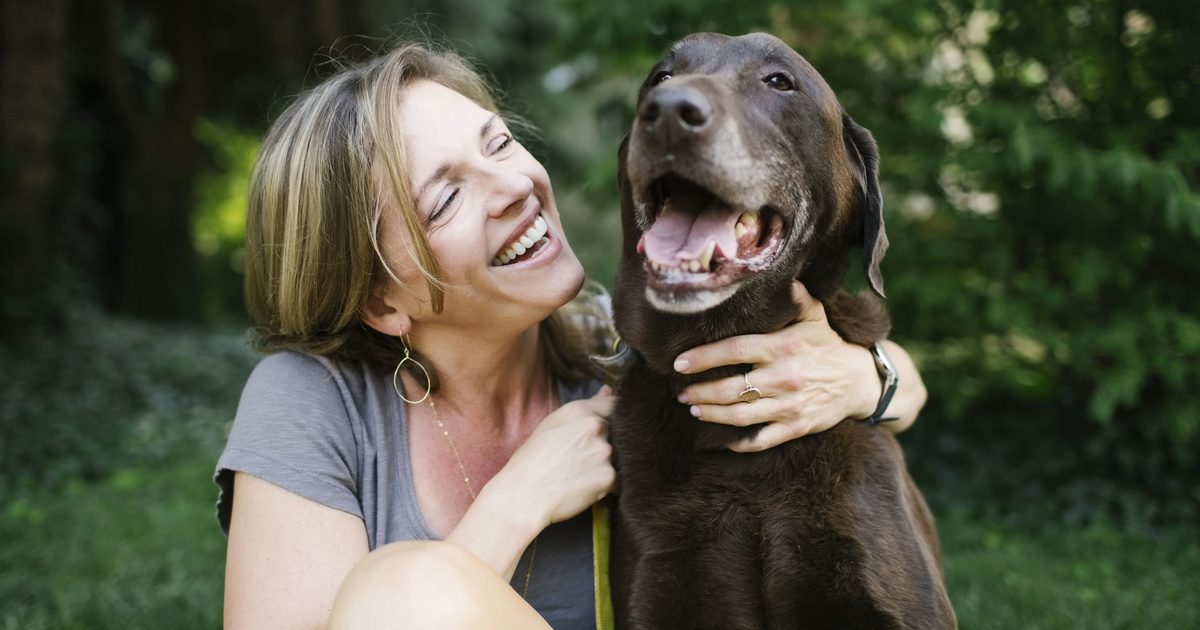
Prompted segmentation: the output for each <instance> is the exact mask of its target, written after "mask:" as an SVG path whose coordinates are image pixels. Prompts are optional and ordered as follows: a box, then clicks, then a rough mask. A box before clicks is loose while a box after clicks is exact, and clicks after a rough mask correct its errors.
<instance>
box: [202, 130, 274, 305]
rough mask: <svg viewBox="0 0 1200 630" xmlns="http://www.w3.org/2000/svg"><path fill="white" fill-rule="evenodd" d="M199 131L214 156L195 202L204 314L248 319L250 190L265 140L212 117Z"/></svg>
mask: <svg viewBox="0 0 1200 630" xmlns="http://www.w3.org/2000/svg"><path fill="white" fill-rule="evenodd" d="M195 136H196V139H197V140H199V141H200V142H201V143H202V144H203V145H204V146H205V148H206V149H207V150H208V152H209V154H210V155H212V157H213V165H214V167H215V169H214V170H213V171H212V172H209V173H205V174H202V175H201V176H200V177H198V178H197V181H196V183H195V186H194V188H195V193H194V195H195V203H194V205H193V207H192V237H193V241H194V243H195V248H196V254H197V255H198V259H199V260H198V263H199V267H200V275H201V283H200V287H201V291H202V295H201V300H200V306H201V308H202V309H203V311H204V318H203V319H204V320H205V321H208V322H221V323H225V322H228V321H230V320H234V321H237V322H239V323H240V322H244V321H245V317H244V315H243V313H242V311H243V308H242V277H243V274H244V271H245V261H244V259H243V257H244V255H245V247H244V243H245V240H246V193H247V189H248V187H249V185H250V171H251V169H252V168H253V167H254V159H255V157H256V156H257V155H258V147H259V145H260V144H261V140H260V139H259V138H258V136H256V135H254V134H250V133H246V132H244V131H240V130H238V129H236V128H232V127H230V126H228V125H226V124H222V123H219V122H217V121H214V120H210V119H201V120H200V121H199V122H198V123H197V125H196V129H195Z"/></svg>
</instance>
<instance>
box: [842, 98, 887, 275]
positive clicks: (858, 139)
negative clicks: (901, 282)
mask: <svg viewBox="0 0 1200 630" xmlns="http://www.w3.org/2000/svg"><path fill="white" fill-rule="evenodd" d="M842 141H843V142H845V143H846V155H847V156H848V157H849V159H850V170H852V171H853V172H854V176H855V178H857V179H858V183H859V186H861V187H862V192H863V201H862V208H861V214H862V228H863V231H862V237H863V242H862V245H863V272H864V273H866V274H867V281H868V282H870V283H871V289H872V290H874V291H875V293H877V294H878V295H879V297H884V295H883V275H882V274H881V273H880V272H879V263H880V262H881V261H882V260H883V255H884V253H886V252H887V248H888V239H887V234H886V233H885V232H884V231H883V193H882V192H880V190H879V148H878V146H877V145H876V144H875V138H873V137H871V132H870V131H867V130H866V129H864V128H863V127H862V126H861V125H859V124H858V123H856V122H854V119H853V118H851V117H850V116H849V115H847V114H846V113H845V112H843V113H842Z"/></svg>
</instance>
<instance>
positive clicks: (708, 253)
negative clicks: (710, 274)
mask: <svg viewBox="0 0 1200 630" xmlns="http://www.w3.org/2000/svg"><path fill="white" fill-rule="evenodd" d="M716 248H717V242H716V241H709V242H708V245H706V246H705V247H704V251H702V252H700V268H701V269H703V270H705V271H707V270H708V266H709V263H711V262H712V256H713V251H715V250H716Z"/></svg>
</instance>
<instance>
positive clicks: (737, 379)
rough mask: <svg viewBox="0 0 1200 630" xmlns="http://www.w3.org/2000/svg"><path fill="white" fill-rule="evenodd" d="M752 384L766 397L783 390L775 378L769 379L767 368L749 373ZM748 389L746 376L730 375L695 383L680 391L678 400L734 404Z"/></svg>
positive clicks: (700, 403) (692, 403) (705, 403)
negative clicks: (777, 385)
mask: <svg viewBox="0 0 1200 630" xmlns="http://www.w3.org/2000/svg"><path fill="white" fill-rule="evenodd" d="M747 376H748V377H749V378H750V384H751V385H753V386H754V387H756V388H758V391H759V392H760V393H761V394H762V396H763V397H764V398H770V397H773V395H774V394H776V393H778V392H780V391H781V388H779V387H776V383H775V381H774V379H768V378H767V374H766V370H754V371H752V372H750V374H748V375H747ZM745 390H746V378H745V377H742V376H730V377H729V378H723V379H720V380H716V381H705V382H703V383H693V384H692V385H688V386H687V387H685V388H684V389H683V391H681V392H679V396H678V400H679V402H681V403H683V404H685V405H732V404H734V403H737V402H741V401H740V400H739V399H738V397H739V396H741V395H742V392H743V391H745Z"/></svg>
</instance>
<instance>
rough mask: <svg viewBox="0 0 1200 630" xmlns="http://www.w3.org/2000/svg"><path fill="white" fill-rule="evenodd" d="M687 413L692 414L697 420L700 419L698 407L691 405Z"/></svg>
mask: <svg viewBox="0 0 1200 630" xmlns="http://www.w3.org/2000/svg"><path fill="white" fill-rule="evenodd" d="M688 411H689V412H691V414H692V415H693V416H695V417H697V418H699V417H700V407H699V405H692V408H691V409H688Z"/></svg>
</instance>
